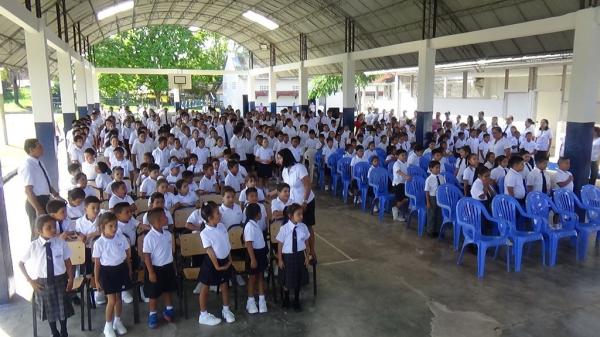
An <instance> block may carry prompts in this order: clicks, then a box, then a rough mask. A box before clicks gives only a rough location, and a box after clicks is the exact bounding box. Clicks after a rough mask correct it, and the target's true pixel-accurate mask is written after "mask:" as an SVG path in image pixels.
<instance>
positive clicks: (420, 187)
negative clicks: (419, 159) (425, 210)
mask: <svg viewBox="0 0 600 337" xmlns="http://www.w3.org/2000/svg"><path fill="white" fill-rule="evenodd" d="M404 186H405V189H406V194H407V195H409V196H412V197H413V202H414V203H415V206H417V207H423V206H425V179H423V178H422V177H419V176H415V177H412V178H411V179H410V180H409V181H408V182H406V184H405V185H404Z"/></svg>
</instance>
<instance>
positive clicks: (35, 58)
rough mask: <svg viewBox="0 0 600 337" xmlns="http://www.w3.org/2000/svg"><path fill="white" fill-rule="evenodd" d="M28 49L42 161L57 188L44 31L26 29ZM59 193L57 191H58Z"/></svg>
mask: <svg viewBox="0 0 600 337" xmlns="http://www.w3.org/2000/svg"><path fill="white" fill-rule="evenodd" d="M24 33H25V48H26V50H27V70H28V72H29V79H30V81H31V105H32V107H31V109H32V110H33V122H34V124H35V134H36V137H37V139H38V140H39V141H40V143H41V144H42V146H43V147H44V155H43V156H42V158H41V160H42V162H43V163H44V165H45V166H46V168H47V169H48V178H49V179H50V182H51V183H52V185H53V186H56V187H57V186H58V161H57V160H56V142H55V138H54V136H55V128H54V115H53V114H52V95H51V94H50V71H49V66H48V48H47V47H48V46H47V44H46V34H45V32H44V30H41V31H37V32H31V31H28V30H24ZM56 189H57V190H58V188H56Z"/></svg>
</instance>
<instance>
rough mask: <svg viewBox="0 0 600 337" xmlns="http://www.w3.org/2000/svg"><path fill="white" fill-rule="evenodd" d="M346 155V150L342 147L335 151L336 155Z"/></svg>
mask: <svg viewBox="0 0 600 337" xmlns="http://www.w3.org/2000/svg"><path fill="white" fill-rule="evenodd" d="M344 153H346V149H344V148H343V147H340V148H338V149H337V150H335V154H339V155H340V156H343V155H344Z"/></svg>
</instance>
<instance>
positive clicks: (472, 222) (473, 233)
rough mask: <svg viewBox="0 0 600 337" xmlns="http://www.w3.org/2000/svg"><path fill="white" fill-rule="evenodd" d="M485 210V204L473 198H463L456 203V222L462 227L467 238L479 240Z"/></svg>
mask: <svg viewBox="0 0 600 337" xmlns="http://www.w3.org/2000/svg"><path fill="white" fill-rule="evenodd" d="M484 211H485V208H484V207H483V205H482V204H481V203H480V202H479V201H477V200H475V199H473V198H462V199H460V200H459V201H458V203H456V222H457V223H458V224H459V225H460V226H461V227H462V230H463V235H464V236H465V239H468V240H471V241H475V242H477V241H479V239H480V238H481V219H482V218H483V214H482V213H483V212H484Z"/></svg>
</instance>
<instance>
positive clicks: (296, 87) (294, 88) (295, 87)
mask: <svg viewBox="0 0 600 337" xmlns="http://www.w3.org/2000/svg"><path fill="white" fill-rule="evenodd" d="M292 90H294V91H300V86H299V85H293V86H292Z"/></svg>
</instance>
